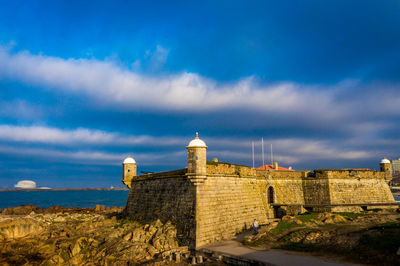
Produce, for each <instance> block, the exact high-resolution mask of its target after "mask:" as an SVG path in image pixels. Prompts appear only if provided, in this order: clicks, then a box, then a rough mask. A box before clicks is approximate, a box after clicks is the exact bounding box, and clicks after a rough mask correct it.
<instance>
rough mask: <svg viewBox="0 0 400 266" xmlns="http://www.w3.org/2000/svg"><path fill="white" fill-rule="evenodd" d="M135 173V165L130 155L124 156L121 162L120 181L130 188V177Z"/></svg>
mask: <svg viewBox="0 0 400 266" xmlns="http://www.w3.org/2000/svg"><path fill="white" fill-rule="evenodd" d="M136 175H137V165H136V161H135V159H133V158H132V157H131V156H128V157H126V158H125V160H124V162H123V163H122V183H124V184H125V185H126V186H128V187H129V188H131V184H132V179H133V177H135V176H136Z"/></svg>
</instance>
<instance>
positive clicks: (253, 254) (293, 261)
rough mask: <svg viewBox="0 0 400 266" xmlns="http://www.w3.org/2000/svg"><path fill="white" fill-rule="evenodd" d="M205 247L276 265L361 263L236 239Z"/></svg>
mask: <svg viewBox="0 0 400 266" xmlns="http://www.w3.org/2000/svg"><path fill="white" fill-rule="evenodd" d="M204 248H206V249H208V250H211V251H214V252H219V253H222V254H228V255H233V256H239V257H243V258H245V259H250V260H256V261H260V262H263V263H265V264H267V265H276V266H314V265H322V266H339V265H353V266H355V265H359V264H350V263H341V262H332V261H327V260H325V259H323V258H320V257H312V256H307V255H301V254H300V253H298V252H291V251H284V250H278V249H271V250H256V249H252V248H249V247H246V246H243V245H242V244H241V243H239V242H238V241H235V240H227V241H223V242H220V243H217V244H214V245H210V246H207V247H204ZM329 260H330V259H329Z"/></svg>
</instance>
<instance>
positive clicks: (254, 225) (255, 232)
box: [252, 219, 260, 235]
mask: <svg viewBox="0 0 400 266" xmlns="http://www.w3.org/2000/svg"><path fill="white" fill-rule="evenodd" d="M252 226H253V230H254V234H255V235H256V234H258V227H259V226H260V225H259V224H258V222H257V220H256V219H254V221H253V224H252Z"/></svg>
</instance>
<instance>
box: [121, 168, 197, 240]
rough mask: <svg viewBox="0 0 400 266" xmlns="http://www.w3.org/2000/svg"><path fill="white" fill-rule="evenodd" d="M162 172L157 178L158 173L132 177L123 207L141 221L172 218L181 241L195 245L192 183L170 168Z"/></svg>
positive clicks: (132, 217) (128, 213)
mask: <svg viewBox="0 0 400 266" xmlns="http://www.w3.org/2000/svg"><path fill="white" fill-rule="evenodd" d="M181 172H182V171H181ZM168 174H169V175H168ZM165 175H166V176H167V177H162V178H157V177H159V175H158V174H153V175H144V176H139V178H138V180H135V181H133V182H132V188H131V189H130V192H129V196H128V200H127V204H126V209H125V211H126V213H127V215H128V216H129V217H130V218H131V219H133V220H136V221H139V222H142V223H148V222H151V221H154V220H156V219H160V220H161V221H162V222H163V223H165V222H167V221H171V222H172V223H173V224H174V225H175V226H176V228H177V230H178V233H177V237H178V240H179V241H180V244H183V245H187V246H190V247H191V248H194V243H195V236H196V234H195V229H196V222H195V207H196V200H195V199H196V190H195V186H194V185H193V184H192V183H191V182H190V181H189V180H188V179H187V177H186V176H185V175H175V176H174V175H172V172H167V173H165ZM140 179H142V180H140Z"/></svg>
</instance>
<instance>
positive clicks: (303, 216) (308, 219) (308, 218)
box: [297, 212, 318, 223]
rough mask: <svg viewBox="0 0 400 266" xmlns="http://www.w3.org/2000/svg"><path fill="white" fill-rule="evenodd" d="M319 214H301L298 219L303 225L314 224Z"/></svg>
mask: <svg viewBox="0 0 400 266" xmlns="http://www.w3.org/2000/svg"><path fill="white" fill-rule="evenodd" d="M317 216H318V213H312V212H311V213H304V214H301V215H299V216H297V218H298V219H299V220H300V221H302V222H303V223H312V222H314V221H313V220H315V219H317Z"/></svg>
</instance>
